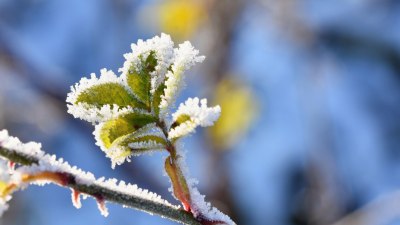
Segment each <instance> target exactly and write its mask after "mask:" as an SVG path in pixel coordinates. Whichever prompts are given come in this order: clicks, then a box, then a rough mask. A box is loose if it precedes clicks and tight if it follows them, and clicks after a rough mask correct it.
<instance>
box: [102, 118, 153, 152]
mask: <svg viewBox="0 0 400 225" xmlns="http://www.w3.org/2000/svg"><path fill="white" fill-rule="evenodd" d="M155 121H156V119H155V118H154V117H153V116H151V115H148V114H143V113H139V112H134V113H129V114H126V115H124V116H121V117H118V118H116V119H112V120H109V121H107V122H105V123H104V124H103V126H102V127H101V130H100V139H101V141H102V142H103V145H104V146H105V147H106V148H107V149H108V148H110V147H111V146H112V145H113V143H114V142H115V141H116V140H117V139H119V138H120V137H123V136H127V135H129V134H131V133H133V132H134V131H136V130H137V129H139V128H141V127H143V126H145V125H147V124H149V123H153V122H155Z"/></svg>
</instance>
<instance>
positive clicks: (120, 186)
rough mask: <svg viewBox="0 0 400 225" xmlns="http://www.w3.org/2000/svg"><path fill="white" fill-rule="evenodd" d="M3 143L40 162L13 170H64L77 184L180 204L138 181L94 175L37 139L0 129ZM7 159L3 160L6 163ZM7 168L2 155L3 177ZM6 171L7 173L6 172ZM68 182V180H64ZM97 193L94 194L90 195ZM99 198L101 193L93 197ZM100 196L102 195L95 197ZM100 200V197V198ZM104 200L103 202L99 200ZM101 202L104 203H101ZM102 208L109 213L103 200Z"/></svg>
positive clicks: (77, 204) (0, 168)
mask: <svg viewBox="0 0 400 225" xmlns="http://www.w3.org/2000/svg"><path fill="white" fill-rule="evenodd" d="M0 147H3V148H6V149H9V150H10V151H14V152H17V153H19V154H23V155H25V156H26V157H29V158H32V159H37V160H38V164H32V165H30V166H21V167H18V168H16V169H15V171H13V172H12V173H13V175H14V174H30V175H34V174H38V173H40V172H57V173H61V174H69V175H71V176H73V178H74V181H75V182H76V184H80V185H87V186H90V185H96V186H99V187H102V188H106V189H109V190H113V191H116V192H119V193H122V194H125V195H130V196H134V197H137V198H142V199H147V200H150V201H153V202H158V203H161V204H164V205H168V206H171V207H174V208H177V209H178V208H179V207H178V206H173V205H172V204H170V203H169V202H167V201H166V200H164V199H162V198H161V197H160V196H159V195H157V194H155V193H152V192H150V191H148V190H145V189H141V188H138V187H137V185H134V184H126V183H125V182H123V181H121V182H119V183H117V179H107V180H105V179H104V177H102V178H99V179H96V178H95V176H94V175H93V174H92V173H90V172H85V171H82V170H81V169H79V168H77V167H76V166H73V167H72V166H70V165H69V164H68V163H67V162H65V161H64V160H63V159H62V158H60V159H57V158H56V156H55V155H49V154H45V153H44V152H43V151H42V150H41V145H40V144H38V143H35V142H29V143H25V144H24V143H22V142H21V141H20V140H19V139H18V138H15V137H11V136H9V135H8V131H7V130H2V131H0ZM3 162H4V163H3ZM5 171H8V166H7V163H6V162H5V161H4V160H2V159H1V158H0V172H1V174H0V177H1V178H5V175H6V174H7V172H6V173H4V172H5ZM3 173H4V174H3ZM13 178H14V179H13V183H16V184H18V185H20V184H21V182H22V180H21V176H13ZM47 183H49V181H35V182H33V184H38V185H43V184H47ZM59 185H63V184H59ZM64 185H66V184H64ZM74 192H75V191H73V193H72V200H73V204H74V206H75V207H77V208H79V207H80V201H79V194H80V193H76V192H75V193H74ZM82 194H83V196H84V197H86V194H85V193H82ZM91 197H94V196H91ZM94 198H98V197H94ZM96 200H99V199H96ZM98 202H99V201H98ZM100 203H101V202H100ZM100 206H101V207H100ZM100 206H99V208H101V213H102V215H107V213H106V212H107V211H106V208H103V206H102V205H101V204H100ZM7 207H8V206H7V204H6V201H5V200H4V199H0V212H2V211H3V210H5V209H7Z"/></svg>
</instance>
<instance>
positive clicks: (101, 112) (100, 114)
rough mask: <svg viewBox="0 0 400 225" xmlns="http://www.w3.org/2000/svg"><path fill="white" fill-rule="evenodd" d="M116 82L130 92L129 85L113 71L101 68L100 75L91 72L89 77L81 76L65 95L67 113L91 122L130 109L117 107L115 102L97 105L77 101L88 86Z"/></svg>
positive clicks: (107, 118)
mask: <svg viewBox="0 0 400 225" xmlns="http://www.w3.org/2000/svg"><path fill="white" fill-rule="evenodd" d="M110 83H112V84H118V85H120V86H121V87H124V88H125V89H126V91H127V92H129V93H131V91H130V89H129V87H127V85H126V82H125V81H124V79H123V78H122V77H117V76H116V75H115V74H114V72H112V71H110V70H107V69H102V70H100V77H96V74H94V73H92V74H91V75H90V78H89V79H88V78H86V77H83V78H82V79H81V80H80V81H79V82H78V83H76V84H75V86H71V92H70V93H68V95H67V100H66V101H67V103H69V104H67V107H68V113H70V114H72V115H73V116H74V117H75V118H79V119H82V120H86V121H88V122H91V123H96V122H103V121H107V120H109V119H112V118H115V117H117V116H119V115H120V114H123V113H127V112H129V111H132V108H131V107H119V106H118V105H116V104H112V105H109V104H106V105H103V106H101V107H100V108H99V107H95V106H92V105H90V104H87V103H85V102H79V103H77V100H78V97H79V96H80V95H81V94H82V93H83V92H85V91H87V90H88V89H89V88H91V87H93V86H95V85H101V84H110ZM131 94H132V93H131Z"/></svg>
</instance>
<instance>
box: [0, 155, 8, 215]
mask: <svg viewBox="0 0 400 225" xmlns="http://www.w3.org/2000/svg"><path fill="white" fill-rule="evenodd" d="M10 180H11V176H10V171H9V166H8V163H7V161H5V160H3V159H0V194H1V193H2V192H3V190H4V188H5V187H6V185H7V184H8V183H9V181H10ZM10 199H11V196H10V195H7V196H4V197H3V198H2V197H0V216H2V215H3V213H4V212H5V211H6V210H7V209H8V204H7V202H8V201H9V200H10Z"/></svg>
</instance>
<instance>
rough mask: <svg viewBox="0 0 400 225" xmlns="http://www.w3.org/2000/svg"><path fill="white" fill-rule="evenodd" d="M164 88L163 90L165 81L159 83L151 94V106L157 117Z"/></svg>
mask: <svg viewBox="0 0 400 225" xmlns="http://www.w3.org/2000/svg"><path fill="white" fill-rule="evenodd" d="M164 90H165V82H163V83H161V84H160V85H159V86H158V88H157V89H156V90H155V91H154V94H153V102H152V103H153V105H152V107H153V111H154V113H155V115H156V117H158V115H159V114H160V103H161V96H163V95H164Z"/></svg>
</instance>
